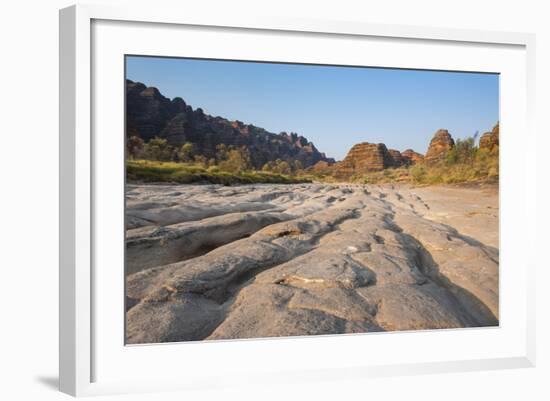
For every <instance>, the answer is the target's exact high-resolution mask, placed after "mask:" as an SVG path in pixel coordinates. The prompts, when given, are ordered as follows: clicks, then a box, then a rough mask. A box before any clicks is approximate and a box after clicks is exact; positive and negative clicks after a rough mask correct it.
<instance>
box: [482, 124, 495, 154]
mask: <svg viewBox="0 0 550 401" xmlns="http://www.w3.org/2000/svg"><path fill="white" fill-rule="evenodd" d="M498 147H499V123H497V125H495V126H494V127H493V130H492V131H490V132H486V133H484V134H483V135H481V138H479V149H482V150H486V151H489V152H497V151H498Z"/></svg>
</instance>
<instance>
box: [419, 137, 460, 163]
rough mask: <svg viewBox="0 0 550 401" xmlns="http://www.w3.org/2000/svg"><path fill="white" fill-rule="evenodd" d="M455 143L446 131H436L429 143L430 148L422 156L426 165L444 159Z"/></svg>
mask: <svg viewBox="0 0 550 401" xmlns="http://www.w3.org/2000/svg"><path fill="white" fill-rule="evenodd" d="M454 145H455V141H454V140H453V137H452V136H451V134H449V131H447V130H446V129H440V130H438V131H437V132H436V133H435V135H434V136H433V138H432V140H431V141H430V146H429V147H428V151H427V152H426V156H424V161H425V162H427V163H435V162H438V161H441V160H443V159H445V155H446V154H447V152H448V151H449V150H451V149H452V148H453V146H454Z"/></svg>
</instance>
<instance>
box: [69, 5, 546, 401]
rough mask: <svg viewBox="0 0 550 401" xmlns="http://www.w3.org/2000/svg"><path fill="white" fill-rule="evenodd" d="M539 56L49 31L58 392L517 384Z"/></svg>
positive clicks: (108, 22) (407, 42)
mask: <svg viewBox="0 0 550 401" xmlns="http://www.w3.org/2000/svg"><path fill="white" fill-rule="evenodd" d="M533 46H534V38H533V37H532V36H531V35H527V34H509V33H496V32H476V31H462V30H447V29H435V28H421V27H403V26H380V25H372V24H366V23H357V22H334V21H303V20H293V19H292V18H288V19H286V18H285V19H275V18H263V19H262V18H257V19H254V20H242V21H235V20H226V19H224V17H223V16H215V15H208V16H199V15H195V16H192V15H183V14H182V15H180V14H178V13H177V12H171V13H168V12H163V11H158V10H157V11H156V12H153V10H140V9H133V10H128V9H111V8H108V7H96V6H74V7H70V8H68V9H64V10H62V11H61V14H60V49H61V55H60V70H61V73H60V74H61V75H60V76H61V80H60V81H61V84H60V85H61V87H60V98H61V104H60V108H61V112H60V127H61V128H60V131H61V145H60V146H61V147H60V158H61V160H60V165H61V167H60V168H61V172H60V180H61V193H60V199H61V222H60V231H61V238H60V240H61V262H60V387H61V390H62V391H64V392H67V393H70V394H73V395H89V394H105V393H115V392H132V391H155V390H167V389H201V388H209V387H212V386H224V385H227V384H229V383H231V384H232V385H235V384H237V385H239V384H241V385H245V384H246V382H250V381H255V382H258V383H274V382H275V381H279V382H280V381H281V380H282V381H288V382H291V381H293V380H297V378H299V380H312V381H313V380H320V379H325V380H326V379H327V377H331V378H334V379H337V378H342V377H348V378H349V377H353V378H355V379H357V380H361V379H362V378H366V377H372V376H379V375H399V374H403V373H411V372H412V373H422V372H437V371H464V370H473V369H496V368H509V367H522V366H524V367H527V366H532V365H533V363H534V338H533V336H534V331H533V330H534V329H533V325H534V319H533V316H534V304H533V303H534V301H533V299H534V294H533V290H534V286H533V282H532V280H533V278H532V273H531V272H532V269H533V266H534V263H535V260H534V255H535V254H534V253H531V252H530V246H531V245H530V244H531V241H530V238H529V236H528V235H526V234H525V233H530V232H534V231H533V230H530V229H529V227H531V226H532V225H533V224H534V205H533V203H534V196H533V194H534V192H535V186H536V181H535V178H534V177H535V174H533V171H534V161H533V160H532V158H530V157H528V155H527V150H526V148H525V147H524V146H522V143H525V142H526V141H527V142H529V141H531V140H532V139H533V137H534V133H533V132H532V130H531V126H530V124H531V121H532V117H531V113H532V110H533V105H532V98H533V95H532V90H533V85H534V72H533V57H534V54H533ZM183 360H184V361H185V363H181V361H183ZM213 361H215V363H213ZM244 378H246V380H245V379H244Z"/></svg>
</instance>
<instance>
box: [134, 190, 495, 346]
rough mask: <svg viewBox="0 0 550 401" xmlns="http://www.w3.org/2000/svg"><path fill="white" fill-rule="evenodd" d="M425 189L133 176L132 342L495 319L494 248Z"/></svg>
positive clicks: (482, 323) (488, 322)
mask: <svg viewBox="0 0 550 401" xmlns="http://www.w3.org/2000/svg"><path fill="white" fill-rule="evenodd" d="M425 191H426V190H424V192H425ZM422 196H423V195H419V194H418V193H417V192H416V191H415V190H414V189H409V188H406V187H395V186H364V185H326V184H300V185H254V186H236V187H222V186H215V185H202V186H201V185H196V186H191V185H185V186H168V185H166V186H161V185H150V186H147V185H142V186H134V185H129V186H128V191H127V206H128V207H127V222H128V230H127V253H128V260H127V273H128V275H127V294H126V295H127V333H126V337H127V338H126V339H127V342H128V343H151V342H155V343H156V342H169V341H191V340H204V339H208V340H213V339H235V338H251V337H273V336H293V335H311V334H338V333H364V332H371V331H390V330H418V329H438V328H458V327H475V326H489V325H497V324H498V315H499V311H498V249H497V247H494V246H490V245H486V244H484V243H483V242H481V241H479V240H477V239H476V238H474V237H472V236H471V235H470V236H466V235H464V234H463V233H461V231H460V227H453V226H451V225H449V224H444V223H442V222H440V221H439V222H438V221H436V219H434V214H433V211H432V209H431V208H430V205H429V203H427V202H426V201H424V200H423V197H422ZM457 204H460V199H459V198H458V199H457ZM496 207H498V204H497V206H496ZM497 220H498V211H497ZM453 221H455V220H453ZM456 221H458V222H460V220H456ZM470 228H471V227H470ZM471 231H472V230H471V229H470V232H471Z"/></svg>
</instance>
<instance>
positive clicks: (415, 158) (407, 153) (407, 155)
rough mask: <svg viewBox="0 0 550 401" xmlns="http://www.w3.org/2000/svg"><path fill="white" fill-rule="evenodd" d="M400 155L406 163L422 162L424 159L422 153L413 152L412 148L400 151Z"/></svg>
mask: <svg viewBox="0 0 550 401" xmlns="http://www.w3.org/2000/svg"><path fill="white" fill-rule="evenodd" d="M401 156H403V158H404V159H405V160H406V161H407V163H408V164H416V163H422V162H423V161H424V155H423V154H420V153H418V152H415V151H414V150H412V149H406V150H404V151H403V152H401Z"/></svg>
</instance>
